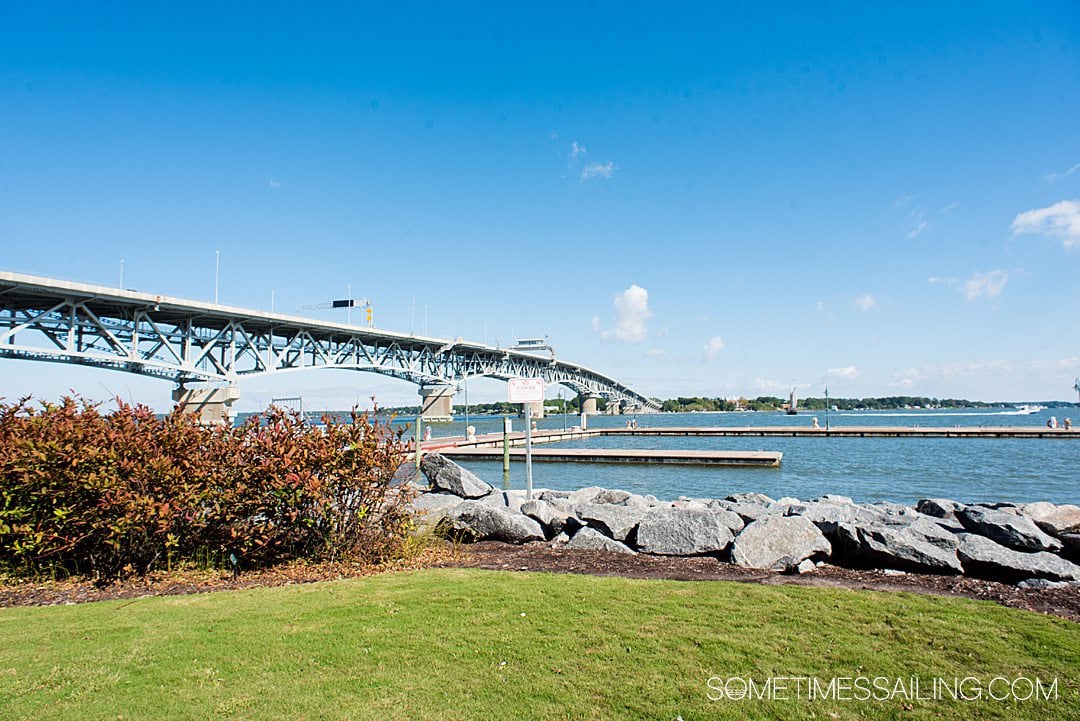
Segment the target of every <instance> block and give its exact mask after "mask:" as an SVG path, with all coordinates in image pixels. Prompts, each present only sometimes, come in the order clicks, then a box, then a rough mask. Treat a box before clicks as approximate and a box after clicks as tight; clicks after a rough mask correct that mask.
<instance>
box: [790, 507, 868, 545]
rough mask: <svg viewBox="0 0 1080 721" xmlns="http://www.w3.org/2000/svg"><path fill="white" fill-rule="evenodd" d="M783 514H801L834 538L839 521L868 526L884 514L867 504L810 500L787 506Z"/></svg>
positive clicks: (827, 536) (827, 535) (826, 535)
mask: <svg viewBox="0 0 1080 721" xmlns="http://www.w3.org/2000/svg"><path fill="white" fill-rule="evenodd" d="M785 515H788V516H801V517H803V518H805V519H806V520H808V521H810V522H811V523H813V524H814V525H815V526H817V527H818V530H819V531H821V532H822V533H823V534H825V537H826V538H834V537H835V535H836V528H837V526H839V525H840V524H841V523H848V524H851V525H855V526H868V525H871V524H873V523H875V522H877V521H880V520H881V519H882V518H883V517H884V514H882V513H881V512H880V511H877V510H875V509H873V508H871V507H868V506H856V505H850V506H849V505H837V504H833V503H820V502H818V501H811V502H810V503H808V504H806V505H804V506H788V508H787V511H786V512H785Z"/></svg>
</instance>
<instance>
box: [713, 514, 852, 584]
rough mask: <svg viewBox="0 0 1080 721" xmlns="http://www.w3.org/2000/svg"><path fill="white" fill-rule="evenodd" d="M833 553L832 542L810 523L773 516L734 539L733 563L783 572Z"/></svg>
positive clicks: (797, 518)
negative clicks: (814, 557) (811, 559)
mask: <svg viewBox="0 0 1080 721" xmlns="http://www.w3.org/2000/svg"><path fill="white" fill-rule="evenodd" d="M831 552H832V546H831V545H830V544H829V541H828V540H827V539H826V538H825V536H823V535H822V533H821V531H819V530H818V529H817V526H815V525H814V524H813V523H811V522H810V521H808V520H806V519H805V518H802V517H800V516H780V515H770V516H765V517H763V518H759V519H758V520H756V521H754V522H752V523H751V524H750V525H748V526H747V527H746V528H744V529H743V530H742V533H740V534H739V535H738V536H736V537H735V542H734V543H733V544H732V546H731V560H732V562H733V563H735V564H736V565H738V566H744V567H746V568H762V569H769V570H775V571H782V570H784V569H786V568H788V567H790V566H797V565H798V564H799V563H801V562H802V561H804V560H805V559H807V558H811V557H813V556H818V555H826V556H827V555H828V554H829V553H831Z"/></svg>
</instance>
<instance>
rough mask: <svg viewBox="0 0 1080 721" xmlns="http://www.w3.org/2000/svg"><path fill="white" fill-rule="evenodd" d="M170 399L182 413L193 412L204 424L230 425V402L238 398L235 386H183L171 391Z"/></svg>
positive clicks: (231, 410) (231, 414) (231, 420)
mask: <svg viewBox="0 0 1080 721" xmlns="http://www.w3.org/2000/svg"><path fill="white" fill-rule="evenodd" d="M172 399H173V400H174V401H175V402H176V404H177V405H178V406H180V410H181V411H183V412H184V413H195V414H196V415H198V417H199V423H201V424H202V425H204V426H230V425H232V422H233V415H234V414H233V409H232V404H233V403H234V402H235V401H237V400H239V399H240V389H239V388H237V387H236V386H226V387H224V388H184V387H183V386H180V387H179V388H177V389H176V390H174V391H173V394H172Z"/></svg>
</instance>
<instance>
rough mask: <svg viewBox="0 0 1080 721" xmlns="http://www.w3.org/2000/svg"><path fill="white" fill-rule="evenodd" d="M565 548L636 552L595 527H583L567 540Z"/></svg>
mask: <svg viewBox="0 0 1080 721" xmlns="http://www.w3.org/2000/svg"><path fill="white" fill-rule="evenodd" d="M565 548H573V549H579V550H584V551H607V552H608V553H629V554H633V553H634V551H633V549H631V548H630V547H629V546H627V545H626V544H623V543H619V542H618V541H614V540H612V539H610V538H608V537H607V536H605V535H604V534H603V533H600V532H599V531H597V530H596V529H595V528H582V529H581V530H580V531H578V532H577V533H575V534H574V537H573V538H571V539H570V540H569V542H567V544H566V546H565Z"/></svg>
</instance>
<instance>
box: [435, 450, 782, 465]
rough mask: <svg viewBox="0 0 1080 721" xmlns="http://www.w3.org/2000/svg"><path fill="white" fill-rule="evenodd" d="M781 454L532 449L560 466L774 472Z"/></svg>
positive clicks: (463, 453) (476, 454)
mask: <svg viewBox="0 0 1080 721" xmlns="http://www.w3.org/2000/svg"><path fill="white" fill-rule="evenodd" d="M439 452H440V453H441V454H442V455H444V456H446V457H447V458H457V459H467V460H477V459H482V460H501V459H502V456H503V452H502V449H501V448H477V447H475V446H473V447H469V448H446V449H441V450H440V451H439ZM510 455H511V457H513V458H515V459H521V458H524V456H525V449H524V448H520V447H515V448H511V449H510ZM783 455H784V454H782V453H777V452H773V451H696V450H666V449H665V450H639V449H614V448H534V449H533V452H532V457H533V460H535V461H558V462H562V463H683V464H692V465H700V466H742V467H756V468H777V467H779V465H780V460H781V459H782V458H783Z"/></svg>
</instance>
